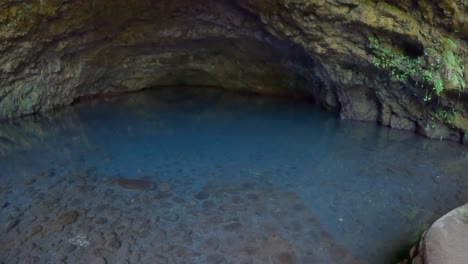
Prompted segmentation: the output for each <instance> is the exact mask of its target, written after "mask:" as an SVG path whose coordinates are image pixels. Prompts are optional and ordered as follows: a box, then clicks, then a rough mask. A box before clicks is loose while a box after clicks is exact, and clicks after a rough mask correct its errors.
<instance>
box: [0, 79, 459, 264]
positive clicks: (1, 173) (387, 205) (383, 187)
mask: <svg viewBox="0 0 468 264" xmlns="http://www.w3.org/2000/svg"><path fill="white" fill-rule="evenodd" d="M467 159H468V148H466V147H463V146H461V145H459V144H457V143H453V142H442V141H430V140H426V139H424V138H421V137H419V136H417V135H414V134H412V133H408V132H404V131H399V130H390V129H387V128H384V127H379V126H376V125H375V124H373V123H363V122H354V121H345V120H340V119H338V118H336V117H335V116H334V115H333V114H331V113H326V112H323V111H320V110H319V109H317V108H316V107H314V106H313V105H312V104H311V103H310V102H308V101H307V100H293V99H291V100H289V99H288V100H285V99H283V100H281V99H278V98H261V97H255V96H246V95H239V94H232V93H226V92H222V91H219V90H216V89H202V88H183V87H181V88H170V89H167V88H166V89H152V90H147V91H144V92H141V93H135V94H129V95H125V96H120V97H115V98H112V99H102V100H96V101H91V102H86V103H82V104H79V105H76V106H74V107H71V108H67V109H65V110H63V111H60V112H57V113H53V114H48V115H46V116H43V117H28V118H24V119H21V120H15V121H13V122H10V123H3V124H1V130H0V183H1V184H0V208H1V209H0V210H1V211H0V228H1V229H0V263H345V264H347V263H392V262H393V261H394V259H395V258H396V256H397V255H398V254H399V251H401V249H402V248H404V247H405V246H406V245H407V244H408V243H411V242H412V241H414V240H415V239H417V237H418V236H419V234H420V232H421V231H422V230H424V229H425V228H427V227H428V225H429V224H430V223H431V222H432V221H434V220H435V219H437V218H438V217H440V216H441V215H443V214H444V213H445V212H447V211H449V210H451V209H453V208H455V207H457V206H459V205H461V204H464V203H466V202H468V192H467V190H468V188H467V187H468V177H467V174H466V171H467V168H468V161H467Z"/></svg>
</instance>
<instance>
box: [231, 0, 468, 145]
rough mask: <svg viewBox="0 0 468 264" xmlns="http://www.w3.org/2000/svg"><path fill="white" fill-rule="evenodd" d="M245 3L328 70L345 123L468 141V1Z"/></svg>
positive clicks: (242, 1)
mask: <svg viewBox="0 0 468 264" xmlns="http://www.w3.org/2000/svg"><path fill="white" fill-rule="evenodd" d="M238 2H239V3H240V4H241V5H242V6H243V7H244V8H246V9H248V10H250V11H251V12H252V13H253V14H257V15H258V16H259V17H260V18H261V20H262V22H263V23H264V24H265V25H266V28H267V29H268V30H269V32H271V33H272V34H274V35H276V36H278V37H279V38H281V39H289V40H291V41H293V42H295V43H297V44H299V45H300V46H302V47H303V48H304V49H305V50H306V52H307V54H308V55H309V56H310V57H311V58H312V59H313V60H314V61H317V62H319V63H320V64H321V65H323V66H324V68H325V69H326V75H327V76H328V77H329V78H330V79H331V83H332V84H333V87H335V90H334V93H335V94H336V97H337V99H338V104H339V105H340V107H341V117H343V118H350V119H357V120H368V121H378V122H379V123H381V124H382V125H386V126H391V127H394V128H399V129H407V130H412V131H417V132H419V133H421V134H423V135H426V136H428V137H431V138H449V139H452V140H457V141H464V142H468V134H467V133H465V132H466V131H467V130H468V104H467V100H468V93H467V91H466V87H465V86H466V85H465V83H467V80H468V79H467V74H466V70H465V65H467V62H468V57H467V56H466V55H467V50H466V48H467V43H466V41H467V40H468V2H466V1H460V0H458V1H457V0H452V1H450V0H444V1H429V0H418V1H405V0H401V1H400V0H387V1H378V0H316V1H310V0H273V1H269V0H239V1H238ZM373 41H374V42H376V43H378V44H377V45H373ZM447 42H448V43H449V44H447ZM374 44H375V43H374ZM384 60H387V61H386V62H384ZM410 66H411V67H410ZM441 82H442V84H443V88H444V89H443V91H442V92H440V93H438V91H437V90H436V89H435V88H441V87H440V83H441Z"/></svg>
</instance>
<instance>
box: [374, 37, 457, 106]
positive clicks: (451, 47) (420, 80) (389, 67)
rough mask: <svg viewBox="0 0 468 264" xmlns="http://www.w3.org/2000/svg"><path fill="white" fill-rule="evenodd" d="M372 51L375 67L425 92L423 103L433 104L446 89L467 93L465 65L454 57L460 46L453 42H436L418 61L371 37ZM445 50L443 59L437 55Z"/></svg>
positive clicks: (426, 49)
mask: <svg viewBox="0 0 468 264" xmlns="http://www.w3.org/2000/svg"><path fill="white" fill-rule="evenodd" d="M369 48H370V49H371V50H372V51H373V53H374V56H373V57H372V63H373V65H374V66H375V67H376V68H378V69H381V70H385V71H386V72H388V73H389V75H390V76H391V77H392V78H395V79H397V80H399V81H402V82H412V83H413V84H414V85H415V86H416V87H419V88H426V93H425V95H424V97H423V101H424V102H427V101H431V100H432V98H433V96H432V95H433V93H435V95H437V96H440V95H441V94H442V92H443V91H444V90H445V89H446V88H450V89H458V90H460V91H464V90H465V89H466V84H465V81H464V79H463V77H464V76H463V74H464V68H463V65H462V61H461V59H460V58H459V57H457V56H456V55H455V51H456V49H457V45H456V44H455V42H454V41H452V40H451V39H444V40H443V41H442V42H440V43H439V42H437V43H436V44H435V46H434V47H428V48H425V49H424V55H423V56H419V57H417V58H412V57H410V56H406V55H405V54H403V53H401V52H398V51H393V50H389V49H386V48H385V47H384V46H382V45H381V44H380V42H379V41H378V40H377V39H376V38H373V37H369ZM436 48H437V49H438V50H443V52H442V55H441V54H440V53H439V52H437V50H436Z"/></svg>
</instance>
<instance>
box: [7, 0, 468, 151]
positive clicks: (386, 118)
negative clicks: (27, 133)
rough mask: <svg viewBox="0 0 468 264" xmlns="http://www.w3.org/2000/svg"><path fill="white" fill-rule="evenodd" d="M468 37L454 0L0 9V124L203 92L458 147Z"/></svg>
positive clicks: (460, 2) (464, 12) (181, 0)
mask: <svg viewBox="0 0 468 264" xmlns="http://www.w3.org/2000/svg"><path fill="white" fill-rule="evenodd" d="M467 40H468V2H466V1H464V0H443V1H430V0H415V1H405V0H386V1H377V0H219V1H215V0H199V1H188V0H173V1H169V0H159V1H156V0H146V1H122V0H114V1H108V0H94V1H58V0H31V1H14V0H0V53H1V56H0V119H4V118H9V117H17V116H21V115H26V114H32V113H37V112H42V111H46V110H50V109H54V108H56V107H60V106H63V105H68V104H70V103H72V102H74V101H76V100H79V99H80V98H82V97H87V96H91V95H102V94H106V93H116V92H128V91H134V90H139V89H143V88H146V87H151V86H168V85H209V86H219V87H223V88H226V89H233V90H245V91H253V92H265V93H288V92H295V91H301V92H305V93H307V94H310V95H312V96H314V97H315V99H316V100H317V102H318V103H320V104H321V105H323V106H324V107H326V108H328V109H334V110H337V111H339V112H340V115H341V117H342V118H348V119H356V120H366V121H377V122H379V123H380V124H382V125H385V126H390V127H394V128H398V129H406V130H412V131H415V132H418V133H420V134H423V135H425V136H428V137H431V138H444V139H451V140H456V141H460V142H465V143H468V132H467V131H468V103H467V102H468V92H467V91H466V82H467V74H466V70H465V65H467V62H468V58H467V56H466V54H467V50H466V47H467V43H466V42H467Z"/></svg>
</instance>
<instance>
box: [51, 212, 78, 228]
mask: <svg viewBox="0 0 468 264" xmlns="http://www.w3.org/2000/svg"><path fill="white" fill-rule="evenodd" d="M79 215H80V214H79V213H78V211H67V212H62V213H61V214H59V215H58V216H57V218H55V224H59V225H69V224H73V223H74V222H76V220H77V219H78V216H79Z"/></svg>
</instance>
